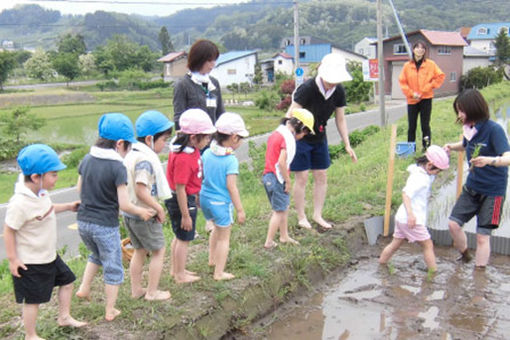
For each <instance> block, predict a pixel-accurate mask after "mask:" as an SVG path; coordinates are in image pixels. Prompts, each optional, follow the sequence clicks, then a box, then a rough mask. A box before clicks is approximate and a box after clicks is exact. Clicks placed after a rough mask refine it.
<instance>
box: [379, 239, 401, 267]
mask: <svg viewBox="0 0 510 340" xmlns="http://www.w3.org/2000/svg"><path fill="white" fill-rule="evenodd" d="M402 243H404V239H403V238H393V240H392V241H391V243H390V244H388V245H387V246H386V247H385V248H384V250H383V251H382V253H381V256H379V263H380V264H386V263H388V261H389V260H390V259H391V257H392V256H393V254H394V253H395V252H396V251H397V250H398V248H400V246H401V245H402Z"/></svg>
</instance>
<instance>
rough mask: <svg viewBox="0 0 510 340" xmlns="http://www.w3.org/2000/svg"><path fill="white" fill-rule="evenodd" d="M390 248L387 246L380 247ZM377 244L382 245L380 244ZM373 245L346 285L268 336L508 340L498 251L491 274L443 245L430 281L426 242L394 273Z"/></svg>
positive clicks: (405, 251)
mask: <svg viewBox="0 0 510 340" xmlns="http://www.w3.org/2000/svg"><path fill="white" fill-rule="evenodd" d="M382 246H384V245H381V247H382ZM374 248H375V249H374ZM380 249H381V248H379V247H373V248H372V249H369V250H367V252H370V255H368V256H367V258H368V259H366V260H363V261H360V262H359V263H358V264H357V265H356V266H355V267H353V268H351V269H350V270H349V271H348V272H347V273H346V274H344V275H345V276H341V277H339V278H338V280H339V283H338V284H337V285H334V286H331V287H329V288H328V289H326V290H325V291H324V293H321V294H316V295H314V296H313V297H312V298H311V299H310V301H309V302H308V303H305V304H304V305H302V306H301V307H300V308H298V309H297V310H296V309H294V310H293V311H292V312H290V313H289V314H288V315H287V316H285V317H283V318H280V319H279V320H278V321H277V322H274V323H273V324H272V325H271V326H270V327H269V332H268V334H266V336H267V338H268V339H297V340H300V339H307V340H308V339H328V340H329V339H335V340H336V339H428V338H433V339H505V338H508V337H507V334H508V331H509V329H510V307H509V302H510V297H509V292H510V284H509V283H508V282H510V265H508V264H507V263H508V257H506V256H500V255H495V256H493V258H492V266H491V267H489V268H488V269H487V271H485V272H483V271H475V270H474V267H473V265H472V264H469V265H463V264H459V263H457V262H455V261H454V260H453V259H454V258H455V255H456V254H455V252H454V251H452V250H451V249H450V248H443V247H438V248H437V249H436V253H437V255H438V259H439V261H438V269H439V273H438V274H437V275H436V276H435V277H434V278H433V279H432V280H428V279H427V275H426V272H425V271H424V268H425V265H424V264H423V259H422V254H421V251H420V248H419V246H413V245H405V246H403V247H402V248H401V250H399V251H398V252H397V254H396V255H395V256H394V257H393V259H392V262H393V266H394V272H393V273H392V274H390V272H389V270H388V269H387V268H386V267H381V266H379V265H378V264H377V257H376V253H377V254H378V251H380Z"/></svg>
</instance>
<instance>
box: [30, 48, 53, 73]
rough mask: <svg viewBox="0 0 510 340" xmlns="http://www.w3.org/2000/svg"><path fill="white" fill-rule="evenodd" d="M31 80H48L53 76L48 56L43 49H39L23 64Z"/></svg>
mask: <svg viewBox="0 0 510 340" xmlns="http://www.w3.org/2000/svg"><path fill="white" fill-rule="evenodd" d="M23 67H24V68H25V71H26V73H27V75H28V76H29V77H30V78H34V79H40V80H47V79H50V78H51V77H52V76H53V71H54V70H53V68H52V65H51V62H50V59H49V57H48V54H47V53H46V52H44V51H43V50H42V49H37V50H36V51H35V52H34V54H32V57H31V58H30V59H28V60H27V61H25V63H24V64H23Z"/></svg>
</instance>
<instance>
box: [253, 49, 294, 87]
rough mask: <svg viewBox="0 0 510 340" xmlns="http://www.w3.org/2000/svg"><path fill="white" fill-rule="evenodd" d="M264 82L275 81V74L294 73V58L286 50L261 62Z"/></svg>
mask: <svg viewBox="0 0 510 340" xmlns="http://www.w3.org/2000/svg"><path fill="white" fill-rule="evenodd" d="M259 64H260V70H261V72H262V76H263V80H262V81H263V82H264V83H272V82H274V80H275V79H274V78H275V74H277V73H282V74H286V75H292V74H293V73H294V60H293V59H292V56H290V55H288V54H287V53H285V52H280V53H277V54H275V55H273V56H272V57H271V58H268V59H264V60H261V61H260V62H259Z"/></svg>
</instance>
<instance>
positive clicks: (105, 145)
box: [95, 137, 131, 151]
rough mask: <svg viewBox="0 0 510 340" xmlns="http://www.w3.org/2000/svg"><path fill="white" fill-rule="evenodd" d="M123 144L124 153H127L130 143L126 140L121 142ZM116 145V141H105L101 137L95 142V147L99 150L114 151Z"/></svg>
mask: <svg viewBox="0 0 510 340" xmlns="http://www.w3.org/2000/svg"><path fill="white" fill-rule="evenodd" d="M122 141H123V142H124V143H123V145H124V151H128V150H129V147H130V146H131V142H128V141H127V140H122ZM116 144H117V141H114V140H112V139H106V138H103V137H99V138H98V139H97V141H96V144H95V146H97V147H98V148H101V149H113V150H115V145H116Z"/></svg>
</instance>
